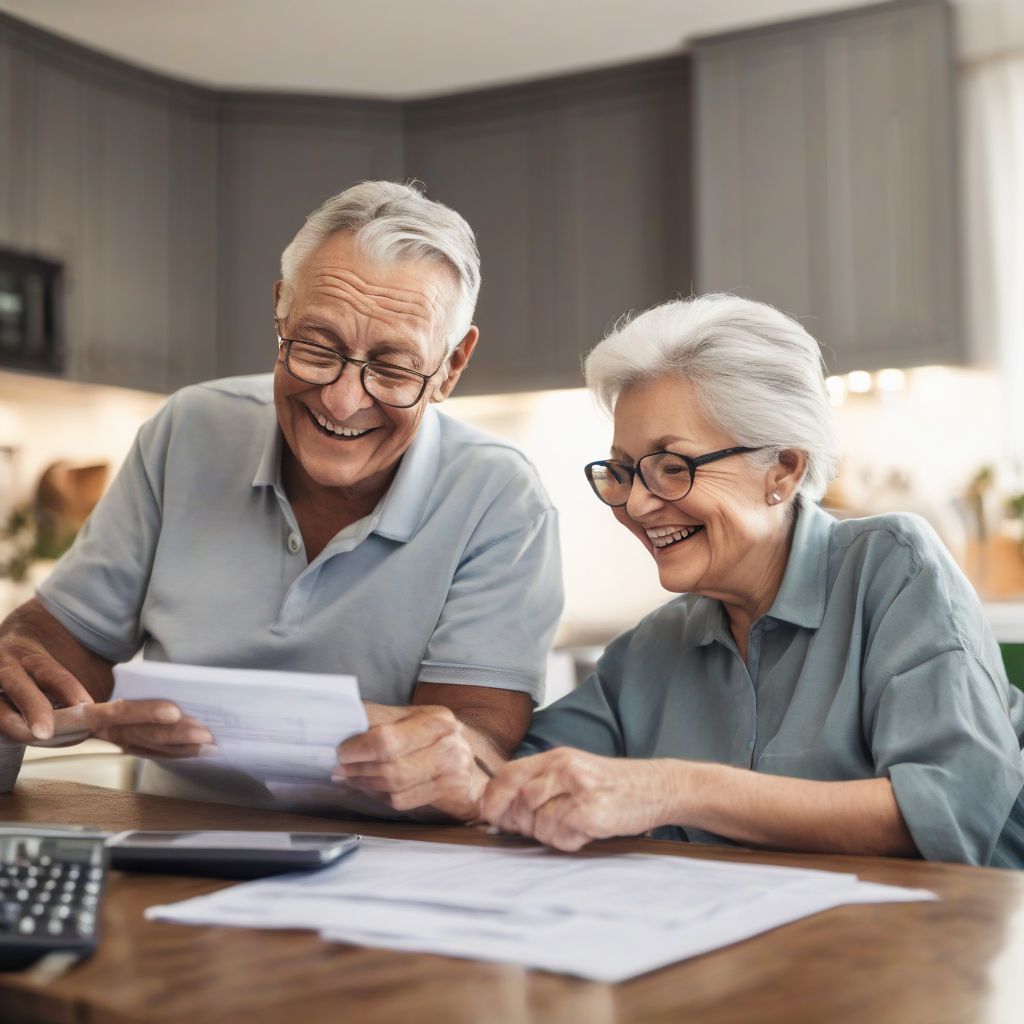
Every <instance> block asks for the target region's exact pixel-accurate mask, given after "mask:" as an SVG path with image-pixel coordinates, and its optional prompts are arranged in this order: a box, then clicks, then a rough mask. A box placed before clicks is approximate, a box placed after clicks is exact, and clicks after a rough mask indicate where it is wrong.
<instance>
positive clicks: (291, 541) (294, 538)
mask: <svg viewBox="0 0 1024 1024" xmlns="http://www.w3.org/2000/svg"><path fill="white" fill-rule="evenodd" d="M301 547H302V541H300V540H299V535H298V534H297V533H289V534H288V550H289V551H290V552H291V553H292V554H293V555H297V554H298V553H299V548H301Z"/></svg>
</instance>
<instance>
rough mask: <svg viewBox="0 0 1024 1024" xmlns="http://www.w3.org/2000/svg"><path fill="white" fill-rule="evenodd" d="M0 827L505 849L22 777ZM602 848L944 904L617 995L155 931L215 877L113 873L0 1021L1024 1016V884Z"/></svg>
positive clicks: (813, 862)
mask: <svg viewBox="0 0 1024 1024" xmlns="http://www.w3.org/2000/svg"><path fill="white" fill-rule="evenodd" d="M0 820H2V821H34V822H39V823H45V822H51V823H52V822H63V823H77V824H90V825H96V826H99V827H102V828H107V829H112V830H113V829H118V830H119V829H129V828H142V829H146V828H259V829H282V830H284V829H290V830H293V831H300V830H301V831H318V832H319V831H327V832H334V831H336V832H345V831H358V832H362V833H365V834H369V835H382V836H392V837H398V838H416V839H429V840H437V841H441V842H455V843H476V844H480V845H501V844H502V843H508V842H516V841H515V840H500V839H493V838H489V837H486V836H483V835H480V834H479V833H477V832H474V831H472V830H470V829H466V828H463V827H461V826H433V825H430V826H427V825H398V824H393V823H386V822H368V821H362V820H361V821H358V822H356V821H347V822H346V821H342V820H339V819H325V818H313V817H305V816H299V815H290V814H269V815H268V814H267V813H265V812H260V811H255V810H249V809H246V808H238V807H226V806H223V805H215V804H196V803H189V802H186V801H183V800H170V799H167V798H163V797H150V796H143V795H139V794H133V793H124V792H120V791H117V790H110V789H101V788H98V787H95V786H85V785H80V784H75V783H63V782H50V781H42V780H36V781H32V780H24V781H22V782H20V783H19V784H18V786H17V788H16V789H15V791H14V792H13V793H10V794H6V795H3V796H0ZM599 845H600V848H601V849H602V850H603V851H604V852H612V851H638V852H644V853H659V854H665V855H669V856H683V857H710V858H717V859H722V860H734V861H735V860H739V861H747V862H750V861H759V862H762V863H771V864H789V865H795V866H801V867H815V868H823V869H826V870H836V871H852V872H856V873H857V874H858V875H859V876H860V877H861V878H864V879H870V880H873V881H878V882H890V883H892V884H895V885H907V886H915V887H923V888H928V889H931V890H933V891H934V892H936V893H938V894H939V895H940V896H941V897H942V898H941V901H940V902H930V903H908V904H889V905H866V906H851V907H840V908H838V909H835V910H830V911H827V912H826V913H823V914H818V915H816V916H815V917H811V918H806V919H804V920H802V921H798V922H796V923H795V924H790V925H787V926H786V927H784V928H780V929H777V930H776V931H774V932H770V933H768V934H766V935H762V936H759V937H757V938H754V939H750V940H748V941H746V942H742V943H739V944H737V945H735V946H730V947H728V948H726V949H723V950H719V951H718V952H715V953H710V954H707V955H705V956H701V957H697V958H695V959H692V960H688V961H685V962H683V963H681V964H676V965H674V966H672V967H667V968H664V969H662V970H659V971H654V972H652V973H650V974H647V975H645V976H644V977H641V978H637V979H635V980H633V981H630V982H626V983H624V984H621V985H614V986H613V985H603V984H597V983H594V982H584V981H577V980H575V979H572V978H566V977H561V976H558V975H551V974H544V973H541V972H537V971H529V970H526V969H524V968H521V967H516V966H511V965H509V966H506V965H501V964H485V963H473V962H469V961H464V960H454V959H449V958H446V957H439V956H428V955H419V954H409V953H394V952H389V951H385V950H374V949H360V948H354V947H349V946H342V945H334V944H329V943H326V942H323V941H321V940H320V938H319V937H317V936H316V935H315V934H313V933H309V932H299V931H288V932H275V931H250V930H247V929H234V928H206V927H202V928H199V927H188V926H184V925H175V924H162V923H155V922H153V923H151V922H147V921H145V920H144V919H143V916H142V914H143V910H144V909H145V908H146V907H148V906H151V905H152V904H155V903H167V902H171V901H174V900H179V899H184V898H186V897H189V896H196V895H199V894H200V893H205V892H211V891H213V890H214V889H217V888H220V887H221V886H222V885H225V884H227V883H224V882H214V881H207V880H203V879H197V878H186V877H176V876H147V875H132V874H125V873H122V872H117V871H112V872H111V873H110V880H109V884H108V888H107V893H106V896H105V899H104V904H103V915H102V923H101V929H102V930H101V937H100V944H99V947H98V949H97V951H96V953H95V955H94V956H92V957H91V958H90V959H89V960H87V961H85V962H84V963H82V964H80V965H78V966H77V967H75V968H74V969H73V970H72V971H70V972H69V973H68V974H66V975H65V976H64V977H62V978H60V979H58V980H57V981H54V982H51V983H50V984H49V985H46V986H37V985H34V984H33V983H32V982H30V981H29V980H27V979H26V978H25V977H23V976H21V975H18V974H13V973H12V974H0V1021H3V1022H4V1024H7V1022H12V1024H13V1022H18V1024H21V1022H26V1024H27V1022H35V1021H47V1022H57V1021H60V1022H68V1024H71V1022H74V1024H135V1022H140V1024H141V1022H146V1024H150V1022H169V1021H187V1022H188V1024H205V1022H213V1021H218V1022H231V1024H233V1022H236V1021H238V1022H244V1024H255V1022H268V1024H269V1022H272V1021H273V1022H278V1021H286V1022H295V1024H321V1022H324V1024H326V1022H328V1021H330V1022H332V1024H333V1022H336V1021H347V1022H358V1024H378V1022H380V1024H383V1022H390V1021H396V1022H397V1021H401V1022H403V1024H405V1022H429V1021H443V1022H445V1024H481V1022H486V1024H492V1022H493V1024H527V1022H533V1021H537V1022H562V1021H565V1022H572V1024H612V1022H616V1024H620V1022H621V1024H628V1022H633V1021H643V1022H645V1024H646V1022H657V1021H666V1022H667V1021H673V1022H677V1021H685V1022H687V1024H725V1022H730V1024H731V1022H744V1024H747V1022H757V1024H775V1022H780V1024H781V1022H785V1024H802V1022H813V1024H846V1022H858V1024H859V1022H870V1024H887V1022H899V1024H953V1022H968V1021H969V1022H982V1021H983V1022H986V1024H990V1022H991V1024H995V1022H1002V1021H1006V1022H1013V1024H1020V1022H1021V1021H1024V876H1022V875H1019V874H1017V873H1015V872H1010V871H997V870H993V869H988V868H967V867H961V866H958V865H951V864H926V863H920V862H914V861H899V860H887V859H883V858H872V857H824V856H807V855H794V854H771V853H761V852H757V853H753V852H747V851H741V850H731V849H724V848H721V847H691V846H688V845H687V844H685V843H665V842H657V841H654V840H615V841H611V842H607V843H602V844H599Z"/></svg>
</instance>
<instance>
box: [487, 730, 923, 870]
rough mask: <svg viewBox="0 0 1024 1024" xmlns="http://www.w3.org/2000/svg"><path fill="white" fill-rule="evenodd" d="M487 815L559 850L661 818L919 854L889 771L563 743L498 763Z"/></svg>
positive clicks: (835, 847) (836, 849) (861, 850)
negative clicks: (845, 772) (800, 767)
mask: <svg viewBox="0 0 1024 1024" xmlns="http://www.w3.org/2000/svg"><path fill="white" fill-rule="evenodd" d="M482 813H483V816H484V817H485V818H486V819H487V820H488V821H490V822H491V823H492V824H495V825H498V826H499V827H501V828H504V829H507V830H509V831H515V832H520V833H522V834H523V835H528V836H533V837H534V838H536V839H539V840H540V841H541V842H543V843H546V844H547V845H549V846H554V847H556V848H557V849H560V850H578V849H579V848H580V847H582V846H584V845H586V844H587V843H589V842H590V841H591V840H593V839H605V838H608V837H610V836H620V835H637V834H639V833H642V832H646V831H647V830H649V829H652V828H657V827H658V826H661V825H680V826H683V827H690V828H699V829H701V830H703V831H706V832H714V833H717V834H718V835H722V836H727V837H728V838H730V839H735V840H736V841H738V842H741V843H747V844H750V845H754V846H769V847H776V848H782V849H789V850H807V851H814V852H819V853H858V854H875V855H887V856H916V855H917V848H916V846H915V845H914V841H913V839H912V838H911V836H910V833H909V832H908V830H907V827H906V825H905V824H904V822H903V818H902V816H901V814H900V810H899V808H898V806H897V805H896V798H895V797H894V795H893V790H892V785H891V784H890V782H889V780H888V779H864V780H857V781H854V782H810V781H807V780H805V779H792V778H787V777H785V776H779V775H765V774H761V773H758V772H754V771H750V770H748V769H743V768H732V767H729V766H728V765H718V764H705V763H702V762H695V761H682V760H677V759H674V758H659V759H651V760H632V759H627V758H611V757H599V756H597V755H595V754H589V753H586V752H585V751H582V750H574V749H572V748H569V747H559V748H557V749H555V750H549V751H546V752H545V753H543V754H536V755H534V756H533V757H524V758H522V759H520V760H519V761H513V762H510V763H509V764H507V765H505V766H504V767H502V768H501V769H500V771H499V772H498V774H497V776H496V777H495V778H494V779H493V780H492V781H491V782H490V784H489V785H488V787H487V790H486V792H485V793H484V798H483V801H482Z"/></svg>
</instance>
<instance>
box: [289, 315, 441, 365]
mask: <svg viewBox="0 0 1024 1024" xmlns="http://www.w3.org/2000/svg"><path fill="white" fill-rule="evenodd" d="M293 330H294V333H296V334H299V333H300V332H303V331H311V332H314V333H316V334H326V335H329V336H330V338H331V340H332V341H333V342H335V343H336V345H337V346H339V347H342V348H343V347H345V342H344V339H343V338H342V337H341V335H340V334H338V332H337V329H336V328H335V327H334V326H332V325H331V324H328V323H326V322H325V321H322V320H318V319H316V318H315V317H311V316H300V317H299V318H298V320H296V321H295V327H294V328H293ZM366 354H367V356H369V358H371V359H380V358H381V357H382V356H392V357H394V356H405V357H406V358H407V359H409V360H411V361H412V364H413V366H415V367H417V368H418V367H419V365H420V363H421V362H422V360H421V358H420V354H419V352H418V351H417V350H416V349H414V348H412V347H411V346H408V345H403V344H402V343H401V342H397V341H380V342H378V343H377V344H376V345H374V346H373V347H372V348H371V349H370V350H369V351H368V352H367V353H366ZM383 361H384V362H387V360H386V359H384V360H383Z"/></svg>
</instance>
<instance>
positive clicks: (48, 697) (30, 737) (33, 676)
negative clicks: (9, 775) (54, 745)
mask: <svg viewBox="0 0 1024 1024" xmlns="http://www.w3.org/2000/svg"><path fill="white" fill-rule="evenodd" d="M0 689H2V690H3V696H4V697H5V698H6V699H5V700H2V701H0V733H3V734H4V735H5V736H9V737H10V738H11V739H12V740H17V741H18V742H19V743H33V742H35V741H36V740H48V739H49V738H50V737H51V736H52V735H53V729H54V722H53V705H54V704H58V705H65V706H68V707H70V706H72V705H75V704H91V703H92V696H91V694H90V693H89V691H88V690H86V688H85V687H84V686H83V685H82V684H81V683H80V682H79V681H78V680H77V679H76V678H75V677H74V676H73V675H72V674H71V673H70V672H69V671H68V670H67V669H66V668H65V667H64V666H63V665H62V664H61V663H60V662H59V661H57V660H56V658H53V657H52V656H51V655H50V654H49V652H48V651H47V650H46V648H45V647H44V646H43V645H42V643H40V641H39V640H37V639H36V638H35V637H33V636H32V635H31V634H26V633H21V632H14V631H12V632H10V633H7V634H5V635H4V636H2V637H0Z"/></svg>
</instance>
